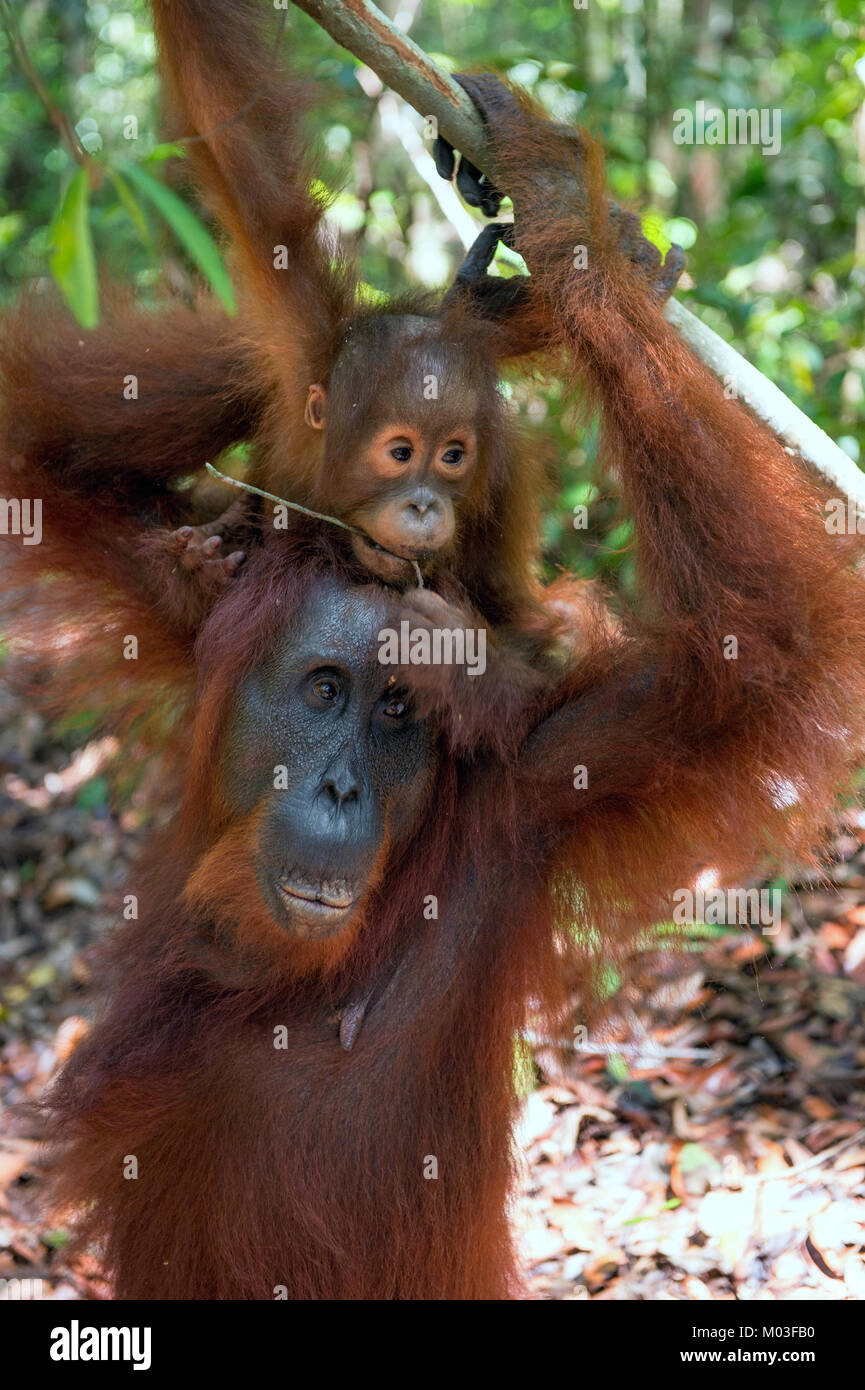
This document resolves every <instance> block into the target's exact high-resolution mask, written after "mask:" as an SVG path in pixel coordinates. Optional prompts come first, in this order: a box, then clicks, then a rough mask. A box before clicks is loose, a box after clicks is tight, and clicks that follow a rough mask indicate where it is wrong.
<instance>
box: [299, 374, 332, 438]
mask: <svg viewBox="0 0 865 1390" xmlns="http://www.w3.org/2000/svg"><path fill="white" fill-rule="evenodd" d="M326 399H327V391H326V390H325V388H324V387H323V386H322V384H321V382H320V381H314V382H313V384H312V385H311V386H310V388H309V392H308V394H307V397H306V408H305V410H304V412H303V418H304V420H305V421H306V423H307V424H308V425H311V426H312V428H313V429H314V430H323V429H324V403H325V400H326Z"/></svg>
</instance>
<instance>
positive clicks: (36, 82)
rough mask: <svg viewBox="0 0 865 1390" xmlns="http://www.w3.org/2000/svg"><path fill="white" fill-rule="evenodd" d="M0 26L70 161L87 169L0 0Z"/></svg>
mask: <svg viewBox="0 0 865 1390" xmlns="http://www.w3.org/2000/svg"><path fill="white" fill-rule="evenodd" d="M0 23H2V25H3V29H4V31H5V33H6V38H7V41H8V43H9V50H10V52H11V53H12V54H13V55H14V57H15V58H16V59H17V62H18V66H19V67H20V69H21V71H22V72H23V73H24V76H25V77H26V78H27V81H28V82H29V83H30V86H31V87H32V88H33V91H34V92H35V93H36V96H37V97H38V98H39V100H40V102H41V103H42V106H43V108H44V111H45V114H46V116H47V117H48V119H49V121H50V122H51V124H52V125H53V127H54V129H55V130H56V131H57V133H58V135H59V136H60V139H61V140H62V142H63V144H64V145H65V146H66V148H67V150H68V151H69V153H70V154H71V155H72V158H73V159H74V160H76V161H77V162H78V163H79V164H81V165H83V166H84V167H85V168H86V167H88V166H89V165H90V156H89V155H88V153H87V151H86V150H85V148H84V146H83V145H82V143H81V141H80V140H79V138H78V134H77V132H76V130H75V127H74V126H73V125H72V122H71V121H70V120H69V117H68V116H67V115H66V112H65V111H63V110H61V108H60V107H59V106H58V105H57V102H56V101H55V100H54V98H53V97H52V95H51V93H50V92H49V90H48V88H47V87H46V85H45V83H44V81H43V79H42V74H41V73H40V71H39V69H38V68H37V67H36V65H35V63H34V62H33V59H32V58H31V57H30V54H29V53H28V52H27V45H26V44H25V42H24V39H23V38H22V36H21V30H20V29H19V27H18V20H17V18H16V15H15V11H14V10H13V8H12V6H11V5H10V4H9V0H0Z"/></svg>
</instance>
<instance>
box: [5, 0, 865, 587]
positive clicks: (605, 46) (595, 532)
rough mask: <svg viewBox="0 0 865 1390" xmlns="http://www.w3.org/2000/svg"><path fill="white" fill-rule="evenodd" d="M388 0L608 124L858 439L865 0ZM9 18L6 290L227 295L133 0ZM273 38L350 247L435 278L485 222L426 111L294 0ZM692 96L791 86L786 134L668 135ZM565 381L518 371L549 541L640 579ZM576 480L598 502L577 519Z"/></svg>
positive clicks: (712, 276) (395, 273) (715, 301)
mask: <svg viewBox="0 0 865 1390" xmlns="http://www.w3.org/2000/svg"><path fill="white" fill-rule="evenodd" d="M580 4H585V8H578V5H580ZM262 6H263V9H269V8H270V6H269V5H268V3H267V0H262ZM385 8H387V10H388V12H389V13H390V14H391V15H392V17H394V18H395V19H396V22H397V23H398V24H399V26H400V27H402V28H404V29H408V30H410V32H411V34H412V36H413V38H415V39H416V41H417V42H418V43H419V44H420V45H421V47H423V48H424V49H426V50H427V52H429V53H430V54H431V55H432V56H434V57H435V58H436V59H437V60H438V61H440V62H441V63H443V64H444V65H445V66H447V67H448V68H450V69H451V70H459V69H461V68H469V67H474V68H478V67H480V68H484V67H495V68H497V69H499V70H502V71H504V72H507V73H508V74H510V75H511V76H512V77H515V78H516V79H518V80H519V81H521V82H523V83H524V84H525V85H527V86H528V87H530V88H531V90H532V91H534V92H535V93H536V94H537V95H538V96H539V97H540V98H541V100H542V101H543V102H544V104H545V105H546V106H547V108H548V109H549V110H550V111H551V112H552V113H554V114H555V115H556V116H557V117H558V118H560V119H565V120H571V121H578V122H581V123H585V124H587V125H588V126H590V127H591V128H592V129H593V130H594V131H596V132H598V133H600V134H601V135H602V136H603V138H604V141H605V143H606V147H607V151H608V164H609V176H610V182H611V184H612V187H613V190H614V193H615V196H616V197H617V198H618V199H620V200H621V201H623V202H625V203H629V204H631V205H634V206H638V207H639V208H640V210H641V211H642V213H643V214H644V218H645V222H644V225H645V226H646V228H647V230H648V232H649V234H650V235H652V237H653V238H654V239H656V240H657V241H659V243H661V244H664V243H665V241H666V240H675V241H678V242H679V243H680V244H681V245H683V246H684V247H685V248H686V250H687V253H688V280H687V281H686V286H687V288H686V289H685V291H684V295H685V298H686V301H687V302H688V303H689V304H690V306H691V307H692V308H694V309H695V310H696V312H698V313H699V314H700V316H701V317H703V318H704V319H705V321H706V322H708V323H709V324H710V325H711V326H712V327H713V328H715V329H716V330H717V331H718V332H720V333H721V334H722V335H723V336H724V337H725V338H727V339H729V340H731V341H733V342H735V344H736V346H737V347H739V349H740V350H741V351H742V352H743V353H744V354H745V356H746V357H747V358H749V360H750V361H752V362H754V363H755V365H756V366H758V367H759V368H760V369H761V370H762V371H763V372H765V373H766V374H767V375H768V376H769V377H771V378H772V379H773V380H774V381H775V382H777V384H778V385H779V386H780V387H781V389H782V390H783V391H785V392H786V393H787V394H788V395H790V396H791V397H792V398H793V399H794V400H795V401H796V402H797V403H798V404H799V405H800V406H801V407H802V408H803V409H804V410H805V411H806V412H807V413H808V414H809V415H810V416H811V417H812V418H813V419H815V420H816V421H817V423H818V424H820V425H821V426H822V427H823V428H824V429H825V430H826V431H827V432H828V433H829V434H830V435H831V436H832V437H833V438H835V439H836V440H838V442H839V443H840V444H841V446H842V447H843V448H844V449H845V450H846V451H847V452H848V453H849V454H850V455H851V456H852V457H853V458H854V459H857V460H858V461H859V462H860V463H861V464H865V344H863V321H865V316H863V300H865V208H863V184H865V24H863V16H862V11H861V5H860V3H859V0H829V2H828V3H821V4H817V5H815V4H814V3H813V0H783V3H780V0H758V3H749V2H748V0H577V3H576V4H574V3H570V0H531V3H523V0H520V3H508V4H503V3H500V2H499V3H495V0H472V2H471V3H469V0H389V3H388V4H386V6H385ZM0 20H2V23H3V26H4V29H5V35H6V41H5V42H4V41H3V37H2V35H0V305H2V303H3V302H6V301H8V300H9V299H10V298H12V297H14V296H15V295H16V294H17V293H18V291H19V289H20V287H21V286H22V285H24V284H26V283H32V282H34V281H36V282H37V283H39V282H40V281H44V282H46V283H47V281H48V279H49V278H50V277H52V276H53V277H54V278H55V279H56V280H58V281H59V282H60V284H61V286H62V288H63V290H64V292H65V294H66V297H67V299H68V300H69V302H70V304H71V305H72V307H73V309H74V311H75V312H76V313H77V314H78V316H79V318H80V319H81V321H82V322H83V323H87V322H92V321H93V320H94V318H95V317H96V315H97V313H98V283H99V278H100V277H108V276H114V277H115V278H120V279H122V280H123V281H124V282H126V283H128V284H131V285H132V287H133V288H134V291H135V293H136V294H138V295H139V296H141V297H142V298H144V299H147V298H148V297H149V296H150V297H152V296H153V294H154V291H155V290H156V289H157V287H164V286H165V285H168V286H169V287H170V289H171V291H172V292H174V293H177V294H181V295H190V294H192V293H193V292H194V288H195V284H196V280H197V279H199V278H200V277H201V275H202V274H203V275H204V277H205V278H206V279H207V280H209V281H210V284H211V286H212V287H213V288H214V289H215V290H216V292H217V293H219V294H221V295H222V296H223V297H224V298H230V295H231V289H230V286H229V285H228V284H227V283H226V282H225V280H224V278H223V277H222V271H221V266H220V264H219V262H218V260H217V259H216V258H215V255H214V248H213V246H212V243H211V242H210V240H209V238H208V236H207V233H206V231H205V227H204V225H203V222H202V220H201V218H202V213H201V209H200V208H199V209H197V210H196V211H195V215H194V216H191V215H189V213H188V212H187V213H186V215H184V208H183V206H182V205H180V204H179V202H178V200H177V198H176V196H172V190H179V191H180V192H181V194H182V196H183V197H184V199H186V202H187V206H188V205H189V202H190V200H189V198H188V196H187V194H186V193H185V191H184V189H183V168H182V160H181V159H177V158H173V157H171V155H170V148H169V147H167V146H166V145H165V144H163V141H162V134H163V132H162V129H161V123H160V109H159V82H158V77H157V74H156V69H155V50H154V41H153V31H152V23H151V18H150V14H149V10H148V7H147V5H146V3H144V0H133V3H128V2H126V0H116V2H115V3H111V4H101V3H87V2H86V0H59V2H58V0H50V2H49V0H0ZM273 21H274V32H275V26H276V23H277V16H276V15H274V16H273ZM283 42H284V43H285V44H286V45H287V46H288V47H289V49H290V52H291V55H292V61H293V62H294V64H295V65H296V66H297V67H299V68H300V69H301V70H302V71H303V72H304V73H306V74H307V75H309V76H310V77H312V78H313V79H314V80H315V81H316V83H317V84H319V85H320V89H321V101H320V104H319V105H318V107H317V109H316V112H315V115H314V118H313V125H314V128H315V133H316V134H317V135H318V137H319V138H320V140H321V142H322V146H323V151H324V159H323V163H322V168H321V178H322V180H323V182H324V183H325V184H326V185H327V186H328V188H329V189H331V190H334V191H335V193H336V196H335V199H334V203H333V207H332V210H331V220H332V221H333V222H334V223H335V224H336V226H337V227H338V228H339V229H340V231H341V233H342V235H343V236H344V237H345V238H346V239H347V240H348V241H349V242H350V243H353V244H355V245H356V246H357V248H358V250H359V251H360V254H361V257H362V266H363V273H364V277H365V279H366V281H367V282H368V284H369V285H371V286H373V287H374V288H375V289H376V290H379V291H384V292H389V291H393V290H396V289H398V288H400V287H403V286H406V285H423V286H425V287H429V288H433V287H437V286H443V285H446V284H447V283H448V282H449V280H450V278H451V277H452V275H453V272H454V269H455V267H456V265H457V264H458V263H459V260H460V258H461V254H462V246H463V244H464V243H465V242H466V241H468V240H470V239H471V235H472V231H473V228H472V224H471V221H470V214H469V213H468V212H467V211H466V210H460V209H459V207H458V205H457V200H456V198H455V195H454V194H453V193H452V192H451V191H450V190H448V188H447V187H446V185H444V184H443V183H441V181H440V180H437V178H436V176H435V174H434V171H433V169H432V163H431V160H430V157H429V152H428V147H427V146H425V145H424V143H423V138H422V130H421V120H420V117H418V116H417V115H416V114H415V113H414V112H412V111H410V110H409V109H408V108H407V107H405V105H404V104H403V103H402V102H401V101H400V100H399V99H397V98H395V97H394V96H393V94H391V93H390V92H388V91H387V90H382V87H381V84H380V83H379V82H378V80H377V78H375V76H374V74H372V73H370V72H369V70H368V69H364V68H362V67H361V65H359V64H358V63H357V61H356V60H355V59H353V58H352V57H351V56H350V55H349V54H347V53H345V52H344V51H343V50H342V49H340V48H338V47H337V46H336V45H335V44H334V43H333V42H332V40H330V39H329V38H328V37H327V35H325V34H324V33H323V32H322V31H321V30H319V29H318V28H317V27H316V25H315V24H314V23H312V22H311V21H310V20H309V19H307V17H306V16H305V15H302V14H301V13H300V12H298V11H296V10H294V8H293V7H292V6H290V5H289V7H288V15H287V25H286V34H285V37H284V39H283ZM22 45H23V48H24V50H25V62H24V63H23V64H22V62H21V61H20V50H21V47H22ZM16 46H17V47H18V50H19V53H18V55H16V54H15V52H13V49H14V48H15V47H16ZM28 61H29V64H30V65H32V68H33V69H35V70H36V72H37V73H38V74H39V76H40V77H41V79H42V81H43V83H44V87H45V90H46V94H47V97H48V103H47V104H48V105H53V106H54V115H55V117H56V116H57V113H58V112H60V113H63V115H64V116H65V117H66V118H67V119H68V122H69V125H70V127H71V128H72V129H73V130H74V132H75V137H74V138H75V140H76V141H77V142H80V146H79V150H78V155H79V161H81V160H83V161H84V162H85V164H86V167H85V168H82V165H81V163H80V162H79V163H76V160H75V158H74V157H73V154H72V153H70V150H69V148H68V145H69V141H68V140H67V141H66V142H65V143H64V141H63V140H62V139H61V138H60V137H59V136H58V131H57V129H56V127H55V124H52V121H51V119H49V114H48V113H47V112H46V101H45V100H44V99H43V100H40V98H39V96H38V95H37V93H36V91H35V89H34V82H33V80H32V74H31V76H29V77H28V74H27V72H26V70H25V69H26V67H27V65H28ZM698 101H702V102H704V103H706V106H707V107H710V106H717V107H720V108H722V109H724V110H726V109H728V108H743V107H744V108H754V107H756V108H761V109H767V110H771V111H777V112H779V113H780V114H779V119H780V121H781V131H782V138H781V148H780V151H779V152H778V153H777V154H775V155H771V154H766V153H764V152H763V151H762V150H761V149H760V148H759V147H752V146H729V145H714V146H709V145H702V146H699V145H696V144H691V145H688V144H677V143H676V142H675V140H674V130H675V128H676V120H675V113H676V112H677V111H679V110H681V109H683V108H688V109H691V110H693V109H694V107H695V103H696V102H698ZM193 206H194V205H193ZM504 268H505V271H506V273H509V272H508V268H507V266H505V267H504ZM555 395H556V392H555V387H554V386H550V385H547V386H543V387H541V386H534V385H533V386H530V387H526V386H523V387H521V388H520V389H519V390H518V391H517V394H516V397H515V399H516V402H517V405H518V408H519V409H520V411H521V412H523V413H524V415H525V416H526V419H527V424H528V426H529V427H530V428H531V429H533V430H536V431H537V437H538V447H539V448H542V449H544V450H546V451H548V452H549V455H550V457H551V458H555V459H556V460H557V465H558V466H557V468H556V471H555V475H554V487H553V490H552V493H551V498H550V502H549V506H548V510H547V520H546V526H547V543H548V554H549V561H550V565H551V566H555V565H556V564H560V563H566V564H568V565H570V566H571V567H573V568H575V569H577V570H578V571H580V572H582V573H584V574H597V575H600V576H601V577H606V578H609V579H611V580H615V579H618V580H620V581H623V582H624V583H625V584H626V585H627V583H628V581H629V579H630V573H629V558H628V551H629V546H628V540H629V527H628V524H627V522H622V521H620V519H619V518H618V516H617V512H616V507H615V502H614V499H612V498H607V497H606V496H599V494H598V489H597V484H596V482H595V480H594V477H593V474H592V469H591V462H592V458H591V454H592V449H591V438H587V437H585V435H584V436H583V437H580V435H579V434H578V433H576V432H574V431H573V430H571V429H570V428H569V427H568V426H567V424H565V425H564V426H563V425H562V424H561V422H560V421H559V420H558V412H557V410H556V408H555V407H556V400H555ZM581 504H589V517H590V521H589V526H588V529H587V530H581V531H579V532H576V531H575V529H574V527H573V525H572V518H573V509H574V507H575V506H578V505H581Z"/></svg>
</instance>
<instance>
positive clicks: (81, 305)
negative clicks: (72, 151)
mask: <svg viewBox="0 0 865 1390" xmlns="http://www.w3.org/2000/svg"><path fill="white" fill-rule="evenodd" d="M49 240H50V243H51V247H52V251H51V261H50V265H51V274H52V275H53V276H54V279H55V280H56V282H57V284H58V286H59V288H60V292H61V294H62V295H63V298H64V299H65V300H66V303H67V304H68V305H69V308H70V309H71V310H72V312H73V314H74V315H75V317H76V319H77V320H78V322H79V323H80V324H81V326H82V328H93V327H94V326H95V325H96V323H97V322H98V320H99V288H98V285H97V283H96V257H95V256H94V254H93V237H92V235H91V232H90V179H89V177H88V173H87V170H86V169H79V170H78V172H77V173H76V174H73V176H72V178H71V179H70V181H69V184H68V186H67V189H66V192H65V194H64V195H63V198H62V199H61V202H60V207H59V209H58V211H57V214H56V216H55V218H54V221H53V222H52V224H51V229H50V233H49Z"/></svg>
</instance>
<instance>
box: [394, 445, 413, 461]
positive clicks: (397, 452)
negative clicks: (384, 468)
mask: <svg viewBox="0 0 865 1390" xmlns="http://www.w3.org/2000/svg"><path fill="white" fill-rule="evenodd" d="M390 456H391V458H392V459H396V461H397V463H408V462H409V460H410V459H411V445H410V444H397V445H396V446H395V448H393V449H391V451H390Z"/></svg>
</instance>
